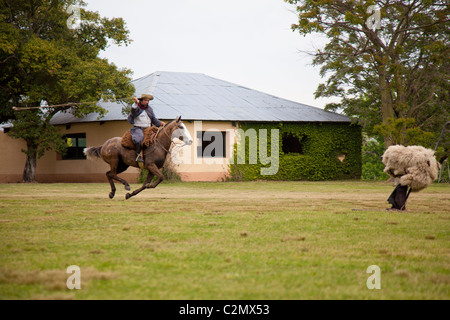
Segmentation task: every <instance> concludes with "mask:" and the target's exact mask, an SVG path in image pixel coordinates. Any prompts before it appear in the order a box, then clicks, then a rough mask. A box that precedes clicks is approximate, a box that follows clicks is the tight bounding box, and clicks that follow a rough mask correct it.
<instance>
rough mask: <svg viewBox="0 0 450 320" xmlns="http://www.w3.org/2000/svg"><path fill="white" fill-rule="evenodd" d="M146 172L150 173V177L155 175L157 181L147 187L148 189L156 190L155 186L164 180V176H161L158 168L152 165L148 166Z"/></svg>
mask: <svg viewBox="0 0 450 320" xmlns="http://www.w3.org/2000/svg"><path fill="white" fill-rule="evenodd" d="M148 170H149V174H150V173H152V175H155V176H157V177H158V179H157V180H156V181H155V182H153V183H152V184H151V185H149V186H148V188H156V186H157V185H158V184H160V183H161V182H162V181H163V180H164V175H163V174H162V172H161V170H160V169H159V168H158V166H157V165H156V164H154V163H153V164H151V165H150V166H149V168H148Z"/></svg>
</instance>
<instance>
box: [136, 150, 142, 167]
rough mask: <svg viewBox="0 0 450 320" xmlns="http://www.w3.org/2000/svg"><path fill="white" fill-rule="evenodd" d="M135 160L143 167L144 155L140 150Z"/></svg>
mask: <svg viewBox="0 0 450 320" xmlns="http://www.w3.org/2000/svg"><path fill="white" fill-rule="evenodd" d="M136 162H137V163H138V165H139V168H141V169H144V155H143V152H142V151H141V153H139V154H138V156H137V157H136Z"/></svg>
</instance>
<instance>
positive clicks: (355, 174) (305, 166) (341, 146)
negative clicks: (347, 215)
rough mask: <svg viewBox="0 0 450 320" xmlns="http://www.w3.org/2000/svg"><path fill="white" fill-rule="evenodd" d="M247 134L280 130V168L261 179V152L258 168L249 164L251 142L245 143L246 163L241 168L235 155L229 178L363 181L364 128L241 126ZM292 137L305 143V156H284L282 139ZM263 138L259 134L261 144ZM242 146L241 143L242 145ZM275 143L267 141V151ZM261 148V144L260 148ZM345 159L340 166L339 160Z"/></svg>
mask: <svg viewBox="0 0 450 320" xmlns="http://www.w3.org/2000/svg"><path fill="white" fill-rule="evenodd" d="M240 128H241V129H243V130H244V131H247V130H249V129H255V130H256V132H257V133H258V132H259V130H260V129H267V131H268V132H269V133H270V132H271V131H270V130H271V129H278V130H279V141H278V142H279V146H280V147H279V164H278V167H279V168H278V172H277V173H276V174H274V175H261V168H265V167H266V168H267V167H268V165H263V164H262V163H261V162H260V160H259V159H260V153H261V150H260V149H259V148H258V150H257V159H258V162H257V163H256V164H251V163H250V161H249V155H250V149H249V142H248V141H247V143H246V150H245V160H246V162H245V163H243V164H240V161H238V160H239V159H238V158H237V155H236V150H237V149H238V147H237V146H235V153H234V154H235V157H234V164H231V165H230V176H231V177H232V179H235V180H244V181H249V180H257V179H262V180H312V181H319V180H337V179H358V178H360V177H361V144H362V141H361V127H359V126H356V125H348V124H338V123H305V124H294V123H280V124H269V123H266V124H255V123H241V124H240ZM285 136H293V137H295V138H297V139H298V140H299V141H302V147H303V153H302V154H300V153H287V154H285V153H284V152H283V137H285ZM260 139H261V137H260V135H259V134H258V140H260ZM239 143H242V142H239ZM272 143H273V141H272V140H271V139H270V138H269V139H268V141H267V150H265V151H266V152H267V153H268V155H269V156H270V151H271V147H272V145H271V144H272ZM258 145H259V144H258ZM341 155H345V159H344V160H343V161H342V162H341V161H340V160H339V159H338V157H339V156H341Z"/></svg>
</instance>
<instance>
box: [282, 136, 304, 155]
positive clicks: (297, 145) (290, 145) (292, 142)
mask: <svg viewBox="0 0 450 320" xmlns="http://www.w3.org/2000/svg"><path fill="white" fill-rule="evenodd" d="M305 142H306V137H305V136H304V137H302V138H301V139H299V138H297V137H295V136H293V135H291V134H286V135H283V153H284V154H287V153H299V154H303V152H304V145H305Z"/></svg>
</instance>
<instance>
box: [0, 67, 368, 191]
mask: <svg viewBox="0 0 450 320" xmlns="http://www.w3.org/2000/svg"><path fill="white" fill-rule="evenodd" d="M132 83H133V84H134V86H135V88H136V93H135V94H136V96H140V95H141V94H144V93H150V94H152V95H153V96H154V100H152V101H151V102H150V105H151V106H152V107H153V109H154V112H155V114H156V116H157V117H158V118H159V119H161V120H164V121H166V122H167V121H169V120H172V119H175V118H176V117H177V116H180V115H181V116H182V120H183V121H184V123H185V125H186V127H187V129H188V130H189V132H190V134H191V136H192V137H193V140H194V143H193V144H192V145H191V146H185V147H183V148H182V149H181V150H182V151H181V153H180V156H181V157H182V158H183V159H185V160H186V159H188V161H182V163H181V164H179V165H177V166H176V170H177V172H178V174H179V175H180V177H181V178H182V180H183V181H220V180H223V179H225V178H226V177H227V176H228V175H229V159H231V158H232V157H233V146H234V144H235V143H236V142H237V136H236V133H237V132H238V129H239V128H243V127H249V126H251V125H252V124H255V125H259V126H260V127H261V125H264V124H268V125H269V126H271V127H274V125H275V126H278V127H279V128H281V127H282V124H283V123H285V124H291V125H292V124H294V125H297V126H302V125H306V124H307V125H314V126H319V127H320V126H321V125H324V124H332V125H336V126H339V127H340V128H348V127H351V121H350V119H349V118H348V117H346V116H343V115H339V114H336V113H332V112H327V111H324V110H322V109H319V108H315V107H312V106H308V105H304V104H301V103H297V102H293V101H289V100H286V99H282V98H278V97H275V96H272V95H270V94H266V93H263V92H259V91H256V90H252V89H249V88H245V87H242V86H240V85H237V84H234V83H230V82H226V81H223V80H219V79H216V78H213V77H210V76H207V75H205V74H198V73H182V72H154V73H152V74H150V75H147V76H145V77H142V78H139V79H136V80H133V81H132ZM99 104H100V105H101V106H102V107H103V108H105V109H106V110H108V113H107V114H106V115H105V116H104V117H103V118H101V119H98V114H90V115H88V116H86V117H84V118H81V119H80V118H76V117H74V116H73V115H72V114H71V113H70V112H60V113H58V114H57V115H55V117H54V118H53V119H52V122H51V123H52V124H53V125H55V126H57V127H59V128H60V130H61V133H63V134H64V135H65V136H66V137H67V141H68V144H69V150H68V152H67V154H66V155H65V156H64V157H61V156H60V155H58V154H56V152H47V153H46V154H45V155H44V156H43V157H42V158H40V159H39V160H38V162H37V171H36V180H37V181H38V182H106V181H107V179H106V176H105V173H106V171H108V170H109V166H108V165H107V164H106V163H104V162H103V161H102V160H98V161H92V160H87V159H86V158H85V156H84V154H83V149H84V148H85V147H88V146H99V145H101V144H103V143H104V142H105V141H106V140H108V139H109V138H112V137H116V136H122V135H123V134H124V132H125V131H126V130H128V129H130V127H131V125H130V124H129V123H128V122H127V120H126V118H127V115H126V114H124V113H123V111H122V109H123V107H124V105H123V104H122V103H120V102H108V103H105V102H99ZM280 125H281V126H280ZM319 127H318V128H319ZM207 132H213V133H216V134H219V135H221V136H222V137H223V142H224V143H223V148H221V150H216V151H213V153H212V154H209V155H205V154H204V152H205V148H207V146H208V145H209V144H211V143H212V141H214V140H212V141H211V138H210V137H209V138H208V137H207V136H208V135H207V134H206V133H207ZM281 132H282V135H281V136H280V139H281V140H280V141H281V144H282V148H281V149H280V152H281V153H283V154H291V155H292V154H294V155H295V154H296V153H297V154H299V156H300V157H301V156H302V153H303V152H304V149H305V148H304V147H303V146H302V143H303V142H305V141H306V140H302V139H301V137H300V136H297V138H296V136H295V134H294V135H293V134H287V135H286V136H283V130H281ZM359 135H360V130H359ZM311 140H313V139H311ZM356 140H358V139H356ZM356 142H357V143H356V145H357V144H358V143H359V145H360V141H359V140H358V141H356ZM0 146H1V147H2V151H3V154H2V156H1V157H0V183H8V182H20V181H21V180H22V173H23V168H24V165H25V154H24V153H22V152H21V149H24V148H25V142H24V141H21V140H18V139H12V138H11V137H9V135H8V128H7V127H4V128H3V132H0ZM313 148H315V147H314V146H313ZM306 149H307V148H306ZM336 152H337V153H336V154H337V156H338V158H339V157H340V158H339V159H340V162H341V163H342V162H343V161H347V160H348V158H347V159H346V160H343V159H342V156H344V158H345V155H346V154H348V151H343V152H342V151H340V150H338V151H336ZM356 153H357V152H356ZM333 154H334V153H333ZM306 156H307V155H306ZM211 158H215V159H211ZM211 160H215V161H211ZM354 161H359V166H360V159H359V160H358V159H356V160H355V159H354ZM337 164H338V165H339V162H337ZM138 175H139V170H138V169H136V168H129V169H128V170H127V171H125V172H124V173H122V174H121V176H122V177H123V178H124V179H126V180H128V181H129V182H135V181H136V179H137V177H138ZM357 176H358V173H356V174H352V177H357ZM300 178H301V179H303V178H304V177H299V179H300Z"/></svg>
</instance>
